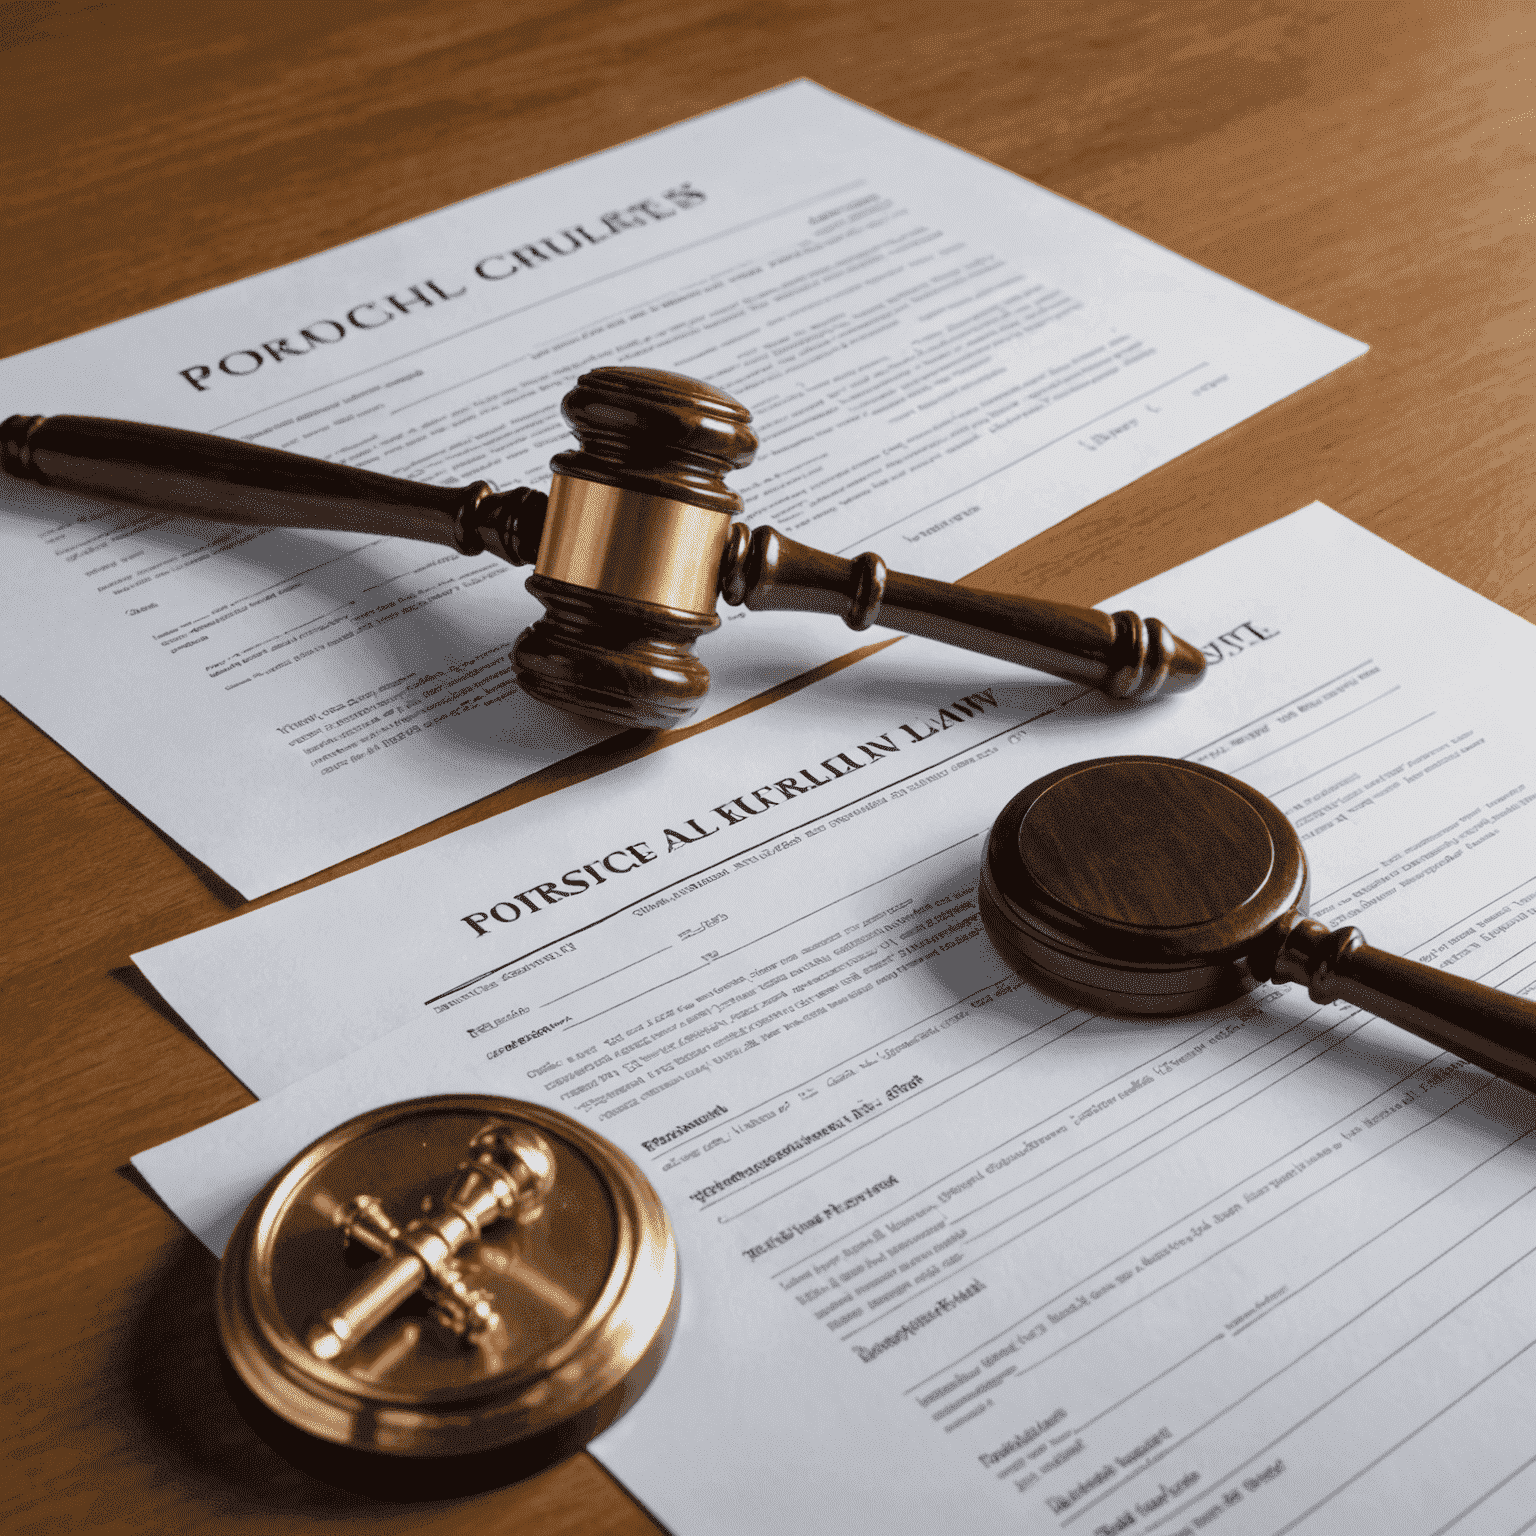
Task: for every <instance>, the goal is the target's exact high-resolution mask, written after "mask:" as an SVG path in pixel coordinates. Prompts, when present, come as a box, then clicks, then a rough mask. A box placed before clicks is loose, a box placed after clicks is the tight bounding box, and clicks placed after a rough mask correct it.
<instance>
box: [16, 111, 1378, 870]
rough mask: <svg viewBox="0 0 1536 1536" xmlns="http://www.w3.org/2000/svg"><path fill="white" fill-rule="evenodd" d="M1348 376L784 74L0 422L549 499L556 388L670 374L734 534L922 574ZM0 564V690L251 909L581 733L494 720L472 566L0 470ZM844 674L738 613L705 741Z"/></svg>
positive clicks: (70, 352) (499, 707)
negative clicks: (741, 443)
mask: <svg viewBox="0 0 1536 1536" xmlns="http://www.w3.org/2000/svg"><path fill="white" fill-rule="evenodd" d="M1364 350H1365V348H1364V347H1363V345H1361V344H1360V343H1358V342H1355V341H1352V340H1350V339H1349V338H1348V337H1345V336H1341V335H1339V334H1338V333H1337V332H1335V331H1331V330H1329V329H1328V328H1327V327H1325V326H1321V325H1318V324H1316V323H1314V322H1313V321H1310V320H1307V319H1305V318H1304V317H1302V316H1300V315H1297V314H1295V313H1294V312H1292V311H1290V310H1287V309H1284V308H1282V307H1281V306H1280V305H1278V304H1274V303H1272V302H1270V301H1269V300H1267V299H1264V298H1261V297H1260V296H1258V295H1257V294H1254V293H1251V292H1249V291H1247V290H1245V289H1243V288H1240V287H1238V286H1237V285H1236V284H1234V283H1231V282H1229V281H1227V280H1225V279H1223V278H1221V277H1218V276H1216V275H1215V274H1213V273H1211V272H1208V271H1206V270H1204V269H1202V268H1200V267H1198V266H1195V265H1194V264H1193V263H1191V262H1188V261H1186V260H1183V259H1182V258H1180V257H1178V256H1175V255H1173V254H1171V253H1170V252H1168V251H1165V250H1162V249H1161V248H1159V247H1158V246H1155V245H1153V244H1152V243H1151V242H1149V241H1147V240H1144V239H1142V238H1140V237H1139V236H1137V235H1134V234H1131V233H1130V232H1129V231H1127V230H1124V229H1121V228H1119V227H1117V226H1116V225H1114V224H1112V223H1110V222H1109V221H1108V220H1106V219H1103V218H1101V217H1099V216H1098V215H1096V214H1093V213H1090V212H1088V211H1087V210H1085V209H1083V208H1080V207H1077V206H1075V205H1073V204H1072V203H1069V202H1067V201H1065V200H1064V199H1062V198H1060V197H1056V196H1054V195H1053V194H1051V193H1049V192H1046V191H1044V190H1042V189H1041V188H1039V187H1036V186H1033V185H1031V184H1030V183H1028V182H1026V181H1023V180H1021V179H1020V178H1018V177H1017V176H1014V175H1012V174H1011V173H1009V172H1007V171H1003V170H1001V169H999V168H998V167H996V166H992V165H988V164H986V163H985V162H983V161H981V160H978V159H975V158H974V157H973V156H970V155H968V154H965V153H963V152H961V151H960V150H957V149H955V148H953V147H951V146H949V145H946V144H942V143H940V142H938V141H936V140H934V139H931V138H928V137H926V136H924V135H923V134H920V133H917V132H915V131H913V130H911V129H908V128H904V127H902V126H900V125H899V124H896V123H893V122H891V121H890V120H889V119H887V118H883V117H881V116H879V115H878V114H876V113H874V112H871V111H868V110H866V109H865V108H862V107H859V106H856V105H854V104H853V103H851V102H848V101H845V100H843V99H841V98H839V97H837V96H834V95H832V94H831V93H829V92H827V91H825V90H822V89H820V88H819V87H817V86H814V85H812V84H810V83H808V82H803V81H802V82H800V83H797V84H794V85H789V86H785V87H783V88H781V89H779V90H776V91H771V92H769V93H767V94H765V95H762V96H758V97H754V98H752V99H750V100H748V101H744V102H741V103H739V104H737V105H735V106H732V107H728V108H724V109H722V110H720V111H718V112H714V113H710V114H708V115H707V116H704V117H701V118H697V119H695V120H693V121H690V122H685V123H681V124H678V125H677V126H676V127H673V128H669V129H666V130H664V131H663V132H660V133H656V134H652V135H650V136H649V137H647V138H644V139H640V140H637V141H635V142H634V143H631V144H626V145H624V146H622V147H620V148H617V149H613V150H610V151H607V152H606V153H604V154H600V155H595V156H593V157H591V158H590V159H587V160H583V161H580V162H578V163H576V164H574V165H570V166H566V167H564V168H562V169H560V170H556V171H551V172H548V173H546V174H544V175H541V176H535V177H532V178H530V179H529V180H527V181H523V182H519V183H516V184H515V185H512V186H508V187H504V188H502V189H501V190H499V191H495V192H491V193H487V194H485V195H484V196H482V197H478V198H472V199H470V200H469V201H467V202H463V203H459V204H456V205H454V206H452V207H449V208H444V209H442V210H441V211H439V212H437V213H434V214H431V215H429V216H427V217H425V218H421V219H417V220H415V221H413V222H411V223H407V224H403V225H399V226H397V227H395V228H393V229H387V230H384V231H382V232H380V233H378V234H375V235H371V236H369V237H367V238H366V239H362V240H358V241H355V242H353V243H352V244H349V245H345V246H341V247H339V248H337V249H335V250H332V251H327V252H324V253H322V254H320V255H317V256H314V257H311V258H309V259H308V260H305V261H300V262H296V263H294V264H293V265H292V266H288V267H283V268H280V269H277V270H274V271H270V272H265V273H262V274H260V275H258V276H256V277H252V278H249V279H247V280H245V281H243V282H239V283H234V284H231V285H230V286H228V287H225V288H220V289H216V290H213V291H210V292H208V293H204V294H199V295H197V296H195V297H193V298H189V299H186V300H184V301H182V302H180V303H177V304H172V305H169V306H167V307H165V308H163V309H159V310H155V311H152V312H150V313H148V314H143V315H138V316H135V317H134V318H132V319H129V320H125V321H122V322H120V323H119V324H116V325H110V326H107V327H104V328H103V329H101V330H97V331H93V332H90V333H88V334H86V335H83V336H77V337H74V338H72V339H70V340H67V341H62V342H59V343H57V344H55V345H52V346H48V347H43V348H41V349H39V350H37V351H35V352H30V353H27V354H25V355H23V356H19V357H13V358H10V359H7V360H5V361H4V362H0V400H3V402H4V403H3V408H0V414H9V413H11V412H26V413H29V414H31V413H39V414H49V413H70V414H82V415H101V416H118V417H128V418H131V419H136V420H143V421H154V422H161V423H165V424H167V425H171V426H176V427H183V428H190V429H195V430H198V431H203V432H213V433H219V434H222V435H225V436H228V437H231V438H235V439H238V440H241V441H245V442H251V443H261V444H266V445H270V446H272V447H275V448H284V449H290V450H292V451H294V452H297V453H302V454H308V455H312V456H316V457H320V458H324V459H329V460H332V461H334V462H336V463H343V464H350V465H356V466H360V467H366V468H369V469H372V470H377V471H381V472H384V473H387V474H391V475H396V476H402V477H405V478H407V479H414V480H422V481H426V482H429V483H431V484H435V485H449V484H457V485H463V484H467V483H469V482H471V481H474V480H477V479H484V480H488V481H489V482H490V483H491V484H493V485H494V486H496V487H498V488H507V487H511V486H514V485H519V484H527V485H533V486H536V487H544V486H546V485H547V484H548V482H549V478H550V476H549V469H548V461H549V458H550V456H551V454H553V453H555V452H557V451H559V450H561V449H563V448H566V447H570V446H573V445H574V440H573V439H572V438H571V437H570V435H569V433H568V431H567V429H566V427H565V425H564V423H563V421H562V420H561V418H560V414H559V402H560V399H561V397H562V396H563V395H564V394H565V393H566V391H567V390H569V389H570V388H571V387H572V385H573V384H574V383H575V381H576V378H577V376H578V375H579V374H580V373H581V372H583V371H584V370H586V369H589V368H592V367H595V366H598V365H601V364H612V363H626V364H635V365H642V366H646V367H657V368H666V369H671V370H674V371H677V372H682V373H687V374H691V375H694V376H696V377H699V378H703V379H706V380H708V381H709V382H711V383H713V384H716V385H719V386H720V387H722V388H724V389H725V390H727V391H729V392H730V393H732V394H734V395H736V396H737V397H738V398H740V399H741V400H742V401H743V402H744V403H745V404H746V405H748V406H749V407H750V408H751V410H752V411H753V413H754V415H755V417H756V426H757V430H758V432H759V435H760V436H761V439H762V442H763V448H762V451H761V453H760V455H759V458H758V461H757V463H756V464H755V465H754V466H753V467H752V468H751V469H750V470H749V471H748V472H746V473H743V474H741V475H739V476H737V477H735V480H736V483H737V485H738V488H739V489H740V490H741V491H742V493H743V494H744V495H745V497H746V501H747V508H748V519H749V521H761V520H769V521H771V522H773V523H774V524H775V525H776V526H778V527H779V528H781V529H782V530H783V531H785V532H787V533H791V534H793V535H795V536H796V537H798V538H800V539H802V540H804V541H806V542H808V543H811V544H814V545H817V546H819V547H821V548H826V549H832V550H835V551H838V552H840V553H844V554H854V553H858V552H860V551H861V550H864V549H866V548H874V549H876V550H877V551H878V552H880V553H881V554H883V555H884V556H885V557H886V559H887V560H888V562H889V563H890V565H891V567H892V568H893V569H897V570H907V571H912V572H916V573H918V574H921V575H927V576H935V577H940V578H944V579H953V578H955V577H958V576H961V575H963V574H964V573H965V572H967V571H969V570H972V569H974V568H975V567H976V566H978V565H980V564H982V563H983V562H984V561H986V560H988V559H990V558H992V557H993V556H995V555H997V554H1000V553H1002V552H1003V551H1004V550H1006V549H1009V548H1011V547H1012V546H1013V545H1015V544H1017V543H1019V542H1020V541H1021V540H1023V539H1025V538H1028V537H1029V536H1031V535H1032V534H1034V533H1037V532H1038V531H1039V530H1041V529H1042V528H1045V527H1048V526H1049V525H1050V524H1052V523H1054V522H1056V521H1058V520H1060V519H1061V518H1063V517H1066V516H1068V515H1069V514H1070V513H1072V512H1074V511H1076V510H1078V509H1079V508H1080V507H1083V506H1086V505H1087V504H1089V503H1090V502H1092V501H1095V500H1097V499H1098V498H1100V497H1102V496H1104V495H1106V494H1108V493H1109V492H1110V491H1113V490H1115V489H1117V488H1118V487H1120V486H1122V485H1125V484H1126V483H1128V482H1129V481H1130V480H1132V479H1134V478H1135V477H1136V476H1138V475H1140V474H1143V473H1145V472H1146V471H1147V470H1149V469H1152V468H1154V467H1155V466H1157V465H1159V464H1162V463H1165V462H1166V461H1167V460H1169V459H1171V458H1173V457H1175V456H1176V455H1177V454H1180V453H1182V452H1184V451H1185V450H1186V449H1188V448H1191V447H1193V446H1194V445H1195V444H1197V443H1200V442H1203V441H1205V440H1207V439H1208V438H1210V437H1212V436H1214V435H1215V434H1216V433H1218V432H1221V431H1224V430H1225V429H1226V428H1228V427H1230V426H1232V425H1233V424H1234V423H1236V422H1239V421H1241V420H1243V419H1244V418H1245V417H1247V416H1249V415H1251V414H1253V413H1254V412H1255V411H1258V410H1260V409H1262V408H1263V407H1264V406H1266V405H1268V404H1270V403H1272V402H1273V401H1275V400H1278V399H1280V398H1281V397H1283V396H1285V395H1287V394H1290V393H1291V392H1292V391H1294V390H1296V389H1299V388H1300V387H1301V386H1302V385H1304V384H1307V383H1309V382H1310V381H1312V380H1313V379H1316V378H1318V377H1320V376H1321V375H1323V374H1325V373H1327V372H1329V371H1330V370H1331V369H1334V368H1337V367H1338V366H1340V364H1342V363H1344V362H1346V361H1348V360H1349V359H1350V358H1353V357H1356V356H1358V355H1359V354H1360V353H1361V352H1363V351H1364ZM0 559H3V560H4V563H5V569H6V571H7V573H8V576H9V583H8V586H9V592H8V599H7V602H6V604H5V605H4V606H3V608H0V640H3V645H0V656H3V660H0V691H3V692H4V694H5V696H6V697H7V698H8V699H9V700H10V701H11V702H12V703H14V704H15V705H16V707H17V708H18V709H20V710H22V711H23V712H24V713H26V714H27V715H28V716H30V718H31V719H33V720H34V721H35V722H36V723H37V724H38V725H39V726H40V727H41V728H42V729H43V730H45V731H47V732H48V733H49V734H50V735H52V736H53V737H54V738H55V739H56V740H58V741H59V742H60V743H61V744H62V745H63V746H64V747H65V748H66V749H67V750H69V751H71V752H73V753H74V754H75V755H76V756H77V757H78V758H80V760H81V761H82V762H83V763H84V764H85V765H86V766H87V767H89V768H90V769H91V770H92V771H93V772H95V773H97V774H99V775H100V776H101V777H102V778H103V779H104V780H105V781H106V782H107V783H108V784H109V785H111V786H112V788H113V789H115V790H116V791H117V792H118V793H120V794H121V795H123V796H124V797H125V798H126V799H127V800H129V801H130V802H131V803H132V804H133V805H134V806H136V807H137V808H138V809H139V810H140V811H142V812H143V813H144V814H145V815H146V816H148V817H149V818H150V819H151V820H153V821H154V822H155V823H156V824H157V825H158V826H160V827H161V828H162V829H163V830H164V831H165V832H166V833H167V834H168V835H169V836H171V837H172V838H174V839H175V840H176V841H177V842H178V843H180V844H181V845H182V846H184V847H185V848H186V849H188V850H189V851H190V852H191V853H193V854H195V855H196V856H197V857H198V858H199V859H201V860H202V861H204V862H205V863H207V864H209V865H210V866H212V867H213V868H214V869H215V870H216V871H217V872H218V873H219V874H220V875H222V876H223V877H224V878H225V879H226V880H228V881H229V882H230V883H231V884H232V885H234V886H235V887H236V888H237V889H238V890H240V891H241V892H243V893H244V894H245V895H247V896H255V895H259V894H261V893H263V892H266V891H269V890H273V889H276V888H277V887H279V886H282V885H285V884H288V883H290V882H291V881H294V880H296V879H299V878H301V877H302V876H305V875H308V874H311V873H313V872H314V871H315V870H317V869H321V868H324V867H326V866H327V865H329V864H332V863H335V862H336V861H338V860H340V859H342V858H345V857H347V856H349V855H351V854H354V853H357V852H359V851H361V850H362V849H365V848H369V847H372V846H374V845H375V844H377V843H380V842H383V841H385V840H387V839H389V838H391V837H393V836H396V835H397V834H399V833H401V832H404V831H406V830H408V829H409V828H411V827H415V826H419V825H421V824H423V823H425V822H427V821H430V820H432V819H434V818H435V817H437V816H440V815H442V814H444V813H446V812H448V811H450V810H452V809H454V808H456V807H458V806H461V805H464V804H467V803H469V802H470V801H473V800H476V799H479V798H481V797H482V796H484V795H486V794H488V793H490V792H492V791H493V790H496V789H499V788H501V787H502V786H503V785H506V784H508V783H511V782H512V781H513V780H515V779H517V778H519V777H521V776H523V775H525V774H527V773H529V772H531V771H533V770H535V769H537V768H539V767H541V766H543V765H545V764H548V763H550V762H553V761H555V760H556V759H558V758H561V757H563V756H566V755H567V754H569V753H570V752H572V751H575V750H576V749H578V748H579V747H582V746H585V745H588V744H590V743H592V742H594V741H596V740H599V739H600V738H601V737H602V736H604V735H607V734H609V728H607V727H597V726H592V725H588V724H583V723H581V722H578V721H573V720H572V719H570V718H569V717H567V716H564V715H562V714H560V713H559V712H558V711H556V710H553V709H551V708H549V707H548V706H545V705H541V704H539V703H537V702H535V701H532V700H530V699H528V698H527V697H526V696H525V695H523V694H522V693H520V692H519V690H518V688H517V684H516V681H515V679H514V677H513V675H512V669H511V663H510V661H509V659H508V652H509V649H510V647H511V644H512V641H513V640H514V639H515V638H516V636H517V634H518V633H519V632H520V631H521V630H522V629H523V628H524V627H525V626H526V625H528V624H529V623H531V622H532V621H533V620H535V619H536V618H538V617H540V616H541V614H542V611H543V610H542V609H541V607H540V606H539V604H538V603H537V602H536V601H535V600H534V599H533V598H531V597H529V596H528V595H527V594H526V593H525V592H524V591H523V579H524V578H523V576H522V575H521V574H518V573H515V572H514V571H513V570H512V569H511V568H510V567H508V566H506V565H504V564H502V563H500V562H498V561H496V560H494V559H493V557H491V556H482V557H480V558H477V559H467V558H465V557H463V556H460V555H457V554H455V553H452V552H449V551H444V550H442V549H440V548H438V547H436V546H431V545H422V544H415V543H410V542H407V541H404V540H394V539H376V538H366V537H361V536H351V535H340V534H332V533H310V532H287V531H281V530H277V531H265V532H263V531H259V530H253V529H245V528H235V527H220V526H216V525H209V524H204V523H199V522H196V521H193V520H178V519H172V518H169V517H167V516H164V515H161V514H159V513H156V512H153V511H146V510H143V509H123V508H116V507H113V506H110V505H106V504H103V503H99V502H95V503H92V502H86V501H84V500H76V499H68V500H66V499H64V498H61V497H60V496H59V495H58V494H57V493H49V492H45V491H41V490H39V489H38V488H36V487H32V486H27V485H24V484H21V483H19V482H17V481H14V480H10V479H7V478H4V477H0ZM1173 617H1174V616H1173V615H1170V619H1172V618H1173ZM852 648H853V640H852V637H851V636H850V635H849V634H848V633H847V632H846V631H845V630H844V629H843V627H842V626H841V625H840V624H839V623H838V622H837V621H836V620H833V619H827V618H824V617H813V616H808V615H804V614H771V615H770V614H761V615H752V616H748V615H747V614H746V613H745V612H744V611H742V610H730V611H729V615H728V617H727V620H726V622H725V624H724V626H723V628H722V629H721V631H720V632H718V633H717V634H715V635H713V636H710V637H707V638H706V639H705V640H704V642H703V643H702V645H701V647H700V654H701V656H702V657H703V659H704V661H705V662H706V664H707V665H708V666H709V667H710V669H711V671H712V673H713V676H714V684H713V689H712V692H711V696H710V699H709V701H708V707H709V708H711V709H718V708H721V707H724V706H727V705H730V704H734V703H736V702H738V701H739V700H741V699H743V698H746V697H749V696H751V695H752V694H755V693H757V692H760V691H761V690H762V689H763V688H765V687H768V686H770V685H772V684H774V683H777V682H780V681H783V680H784V679H786V678H789V677H793V676H796V675H798V674H799V673H801V672H804V671H806V670H807V669H809V668H811V667H813V666H816V665H819V664H820V663H821V662H823V661H825V660H827V659H828V658H829V657H832V656H835V655H838V654H842V653H844V652H846V651H848V650H850V649H852Z"/></svg>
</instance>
